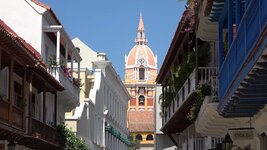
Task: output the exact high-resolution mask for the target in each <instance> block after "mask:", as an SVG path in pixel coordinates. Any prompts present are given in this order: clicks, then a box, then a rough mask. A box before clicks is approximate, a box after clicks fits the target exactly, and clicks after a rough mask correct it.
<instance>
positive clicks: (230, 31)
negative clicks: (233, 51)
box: [227, 0, 233, 50]
mask: <svg viewBox="0 0 267 150" xmlns="http://www.w3.org/2000/svg"><path fill="white" fill-rule="evenodd" d="M227 3H228V5H227V9H228V10H227V12H228V49H229V50H230V47H231V45H232V41H233V1H232V0H227Z"/></svg>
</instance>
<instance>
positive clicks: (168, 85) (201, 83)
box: [156, 5, 222, 150]
mask: <svg viewBox="0 0 267 150" xmlns="http://www.w3.org/2000/svg"><path fill="white" fill-rule="evenodd" d="M197 6H198V5H196V6H195V5H189V6H188V9H187V10H185V11H184V12H183V14H182V17H181V19H180V22H179V24H178V26H177V29H176V32H175V34H174V37H173V40H172V42H171V44H170V47H169V50H168V52H167V55H166V56H165V59H164V62H163V64H162V67H161V69H160V71H159V74H158V77H157V79H156V82H157V83H158V84H161V86H162V95H161V96H160V101H161V104H160V105H161V115H162V122H161V123H162V127H161V129H160V130H161V131H162V133H163V134H164V135H160V134H157V137H156V138H157V145H156V146H157V147H156V148H160V149H166V150H167V149H173V148H174V147H176V148H177V149H179V150H208V149H214V148H215V147H216V145H217V143H219V142H221V141H222V138H221V137H220V135H216V136H213V137H211V136H204V135H202V134H200V133H199V132H197V131H196V119H197V118H198V112H199V109H200V106H201V104H202V101H203V100H207V99H208V100H209V101H211V102H213V101H217V95H216V93H217V92H218V91H217V90H218V88H217V84H216V83H217V82H216V81H217V80H216V79H217V69H216V66H215V64H216V60H214V59H213V58H212V56H213V55H215V54H214V52H215V49H213V47H214V45H213V43H208V42H203V41H201V40H199V39H196V38H195V27H196V24H195V20H196V16H195V15H193V14H195V11H196V10H197ZM157 108H159V107H157ZM158 112H159V111H157V113H158ZM157 115H158V114H157ZM158 120H160V119H158ZM158 120H157V121H158ZM203 121H204V122H205V119H203ZM157 125H158V122H157ZM164 137H165V138H164ZM166 137H168V139H169V141H168V140H166ZM170 141H172V143H173V144H170Z"/></svg>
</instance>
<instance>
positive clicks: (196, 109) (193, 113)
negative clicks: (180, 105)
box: [187, 84, 211, 122]
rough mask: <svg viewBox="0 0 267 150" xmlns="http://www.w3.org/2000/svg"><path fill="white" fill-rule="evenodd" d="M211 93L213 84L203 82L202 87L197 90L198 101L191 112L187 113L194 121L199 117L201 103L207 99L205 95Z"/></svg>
mask: <svg viewBox="0 0 267 150" xmlns="http://www.w3.org/2000/svg"><path fill="white" fill-rule="evenodd" d="M210 95H211V86H210V85H209V84H203V85H202V86H201V87H200V90H198V91H197V96H196V97H197V101H196V103H195V104H194V105H193V107H192V108H191V109H190V112H189V113H188V114H187V118H188V119H189V120H190V121H191V122H194V121H195V120H196V119H197V116H198V113H199V111H200V108H201V105H202V103H203V101H204V99H205V96H210Z"/></svg>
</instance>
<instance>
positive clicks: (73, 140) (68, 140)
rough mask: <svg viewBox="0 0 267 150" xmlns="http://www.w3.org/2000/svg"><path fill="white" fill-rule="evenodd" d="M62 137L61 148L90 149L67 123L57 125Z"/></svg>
mask: <svg viewBox="0 0 267 150" xmlns="http://www.w3.org/2000/svg"><path fill="white" fill-rule="evenodd" d="M56 129H57V132H58V135H59V138H60V149H61V150H88V149H89V148H88V147H87V145H86V144H85V142H84V141H83V140H81V139H79V138H77V137H76V136H75V135H74V133H73V132H72V131H71V130H70V129H68V128H67V127H66V125H65V124H60V125H58V126H57V127H56Z"/></svg>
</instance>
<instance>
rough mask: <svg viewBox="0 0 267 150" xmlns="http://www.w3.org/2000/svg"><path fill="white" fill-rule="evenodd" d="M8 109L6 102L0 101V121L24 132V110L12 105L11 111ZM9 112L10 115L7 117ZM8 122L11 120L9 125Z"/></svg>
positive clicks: (8, 104)
mask: <svg viewBox="0 0 267 150" xmlns="http://www.w3.org/2000/svg"><path fill="white" fill-rule="evenodd" d="M10 108H11V107H10V103H9V102H8V101H5V100H0V114H1V115H0V121H1V122H3V123H6V124H9V125H10V126H12V127H15V128H18V129H21V130H24V122H25V118H24V110H23V109H22V108H19V107H17V106H14V105H12V111H10ZM10 112H11V113H12V115H9V113H10ZM10 117H11V118H10ZM9 120H11V122H12V123H11V124H10V122H9Z"/></svg>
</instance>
